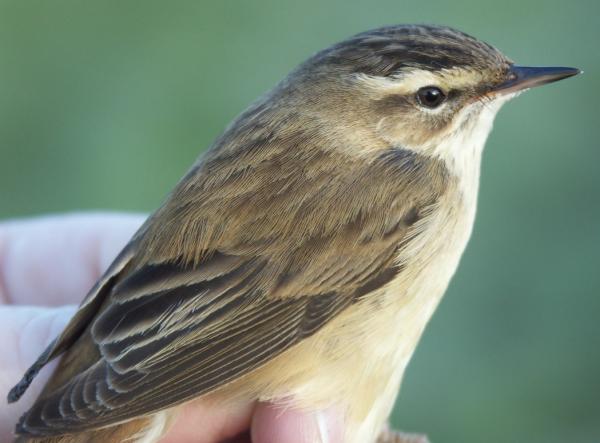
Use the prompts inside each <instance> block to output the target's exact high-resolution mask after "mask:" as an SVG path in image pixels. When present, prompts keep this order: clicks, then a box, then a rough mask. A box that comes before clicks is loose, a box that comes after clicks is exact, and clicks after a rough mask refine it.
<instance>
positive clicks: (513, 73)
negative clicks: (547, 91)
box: [492, 65, 581, 94]
mask: <svg viewBox="0 0 600 443" xmlns="http://www.w3.org/2000/svg"><path fill="white" fill-rule="evenodd" d="M577 74H581V71H580V70H579V69H577V68H563V67H552V68H546V67H543V68H542V67H540V68H537V67H528V66H516V65H512V66H511V67H510V69H509V71H508V74H507V77H506V81H504V82H503V83H501V84H499V85H498V86H496V87H495V88H494V89H493V91H492V92H499V93H502V94H509V93H511V92H517V91H521V90H523V89H529V88H533V87H534V86H541V85H545V84H546V83H552V82H556V81H558V80H562V79H564V78H568V77H573V76H574V75H577Z"/></svg>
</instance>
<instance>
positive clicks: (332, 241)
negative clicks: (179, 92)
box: [18, 151, 444, 435]
mask: <svg viewBox="0 0 600 443" xmlns="http://www.w3.org/2000/svg"><path fill="white" fill-rule="evenodd" d="M281 155H283V153H280V156H279V157H278V156H276V155H275V156H274V157H269V158H268V159H265V160H263V161H259V162H255V166H254V167H253V169H252V168H251V169H250V170H245V173H244V174H237V173H236V171H231V170H229V169H228V168H231V166H229V165H227V164H225V163H224V162H222V161H219V159H218V158H216V159H211V158H210V157H209V159H207V160H206V162H205V163H204V164H201V167H199V168H198V170H194V171H192V172H191V175H188V177H187V178H186V179H184V181H183V182H182V184H180V185H179V187H178V188H177V189H176V190H175V191H174V193H175V195H174V196H173V197H172V198H170V199H169V200H168V201H167V202H166V204H165V205H164V206H163V207H162V208H161V209H160V210H159V211H158V212H157V214H156V215H155V216H154V217H152V218H151V219H150V220H149V221H148V222H147V223H146V225H145V226H144V227H143V228H142V230H141V231H140V233H139V234H138V235H137V236H136V237H135V238H134V239H133V241H132V246H130V248H133V249H135V255H134V257H133V258H132V259H131V262H130V263H129V264H128V265H127V267H126V268H125V269H124V270H123V271H122V272H121V273H120V274H119V276H118V278H117V279H115V280H111V281H110V285H108V284H107V289H106V291H108V292H110V295H109V296H108V297H106V296H105V297H104V298H105V300H104V303H103V305H102V306H101V307H98V309H97V311H96V313H95V315H94V317H93V318H92V319H91V320H92V322H91V324H90V325H89V326H88V327H87V328H86V329H85V331H84V332H82V333H81V335H80V337H79V338H78V340H77V341H76V342H75V343H71V342H69V344H71V346H70V347H69V349H68V351H67V353H66V355H65V357H64V358H63V360H62V362H61V366H60V367H59V370H58V371H57V372H56V373H55V375H54V376H53V378H52V379H51V380H50V382H49V384H48V386H47V387H46V390H45V391H44V394H43V395H42V396H41V397H40V399H38V401H37V402H36V403H35V405H34V406H33V408H32V409H31V410H30V411H29V412H28V413H27V414H26V415H25V416H24V417H23V418H22V420H21V423H20V425H19V426H18V432H20V433H26V434H32V435H57V434H62V433H68V432H74V431H78V430H84V429H89V428H94V427H98V426H103V425H108V424H112V423H117V422H120V421H123V420H126V419H129V418H132V417H135V416H138V415H141V414H143V413H148V412H152V411H157V410H159V409H162V408H165V407H168V406H171V405H175V404H178V403H181V402H183V401H185V400H187V399H190V398H193V397H196V396H198V395H201V394H203V393H207V392H210V391H212V390H214V389H216V388H218V387H219V386H222V385H223V384H225V383H227V382H228V381H231V380H234V379H236V378H238V377H240V376H241V375H243V374H246V373H248V372H250V371H252V370H253V369H256V368H257V367H259V366H260V365H262V364H264V363H265V362H267V361H269V360H270V359H272V358H273V357H275V356H277V355H278V354H280V353H281V352H283V351H284V350H286V349H289V348H290V347H291V346H293V345H294V344H295V343H298V342H299V341H300V340H302V339H303V338H305V337H307V336H309V335H311V334H313V333H314V332H316V331H317V330H319V329H320V328H321V327H322V326H323V325H324V324H326V323H327V322H328V321H329V320H331V319H332V318H334V317H335V316H336V315H337V314H338V313H339V312H340V311H342V310H343V309H344V308H346V307H347V306H349V305H350V304H352V303H354V302H355V301H356V300H358V299H359V298H360V297H361V296H362V295H364V294H367V293H369V292H371V291H373V290H374V289H376V288H378V287H381V286H383V285H385V284H386V283H387V282H388V281H390V280H391V279H392V278H393V277H394V276H395V275H396V273H397V272H398V271H399V269H400V268H399V267H398V264H397V263H396V262H395V259H396V257H397V252H398V249H399V248H401V247H403V245H404V244H405V243H406V242H407V241H409V240H410V236H409V234H410V233H411V232H414V231H411V229H410V228H411V227H412V226H413V225H414V223H415V222H417V221H418V220H419V219H420V218H422V217H423V216H425V215H426V214H427V211H428V210H429V208H431V207H432V205H434V204H435V202H436V201H437V199H438V198H439V196H440V195H441V193H442V192H443V181H442V182H440V181H439V178H440V177H443V176H444V175H443V174H441V173H440V172H443V171H439V170H435V169H432V168H435V167H437V166H438V165H437V164H436V163H435V162H433V161H430V160H425V159H422V158H419V157H417V156H416V155H415V154H410V153H407V152H406V151H400V154H399V153H398V152H394V153H393V155H390V154H389V153H387V154H385V155H382V156H381V157H380V158H378V159H377V161H375V162H372V163H370V164H365V163H364V162H363V161H355V162H354V163H349V164H347V165H340V163H341V162H344V161H346V160H345V156H342V157H341V158H340V159H328V160H327V161H325V162H324V161H323V160H324V159H323V158H322V157H323V156H325V155H331V154H326V153H324V152H319V155H320V156H321V158H317V156H315V155H314V154H313V155H312V157H311V158H307V159H297V158H296V159H295V162H296V166H295V167H293V168H290V166H289V165H288V163H286V162H285V161H284V160H285V158H281ZM288 155H289V154H288ZM255 160H256V159H255ZM298 162H300V164H301V165H303V167H304V169H305V175H302V174H300V175H299V174H298ZM332 162H335V170H336V171H337V172H336V173H335V174H332V173H331V171H330V170H328V169H327V168H323V167H322V166H319V165H323V164H325V165H331V164H332ZM239 163H240V162H238V165H239ZM241 163H243V162H241ZM340 166H341V167H342V168H344V167H345V168H346V169H344V171H346V172H345V173H344V174H340V173H339V170H340ZM194 174H195V176H194ZM215 176H217V177H219V176H220V177H225V178H224V179H223V180H224V181H223V182H221V183H219V182H218V180H216V179H215ZM233 177H235V179H234V178H233ZM268 177H270V179H269V178H268ZM432 177H434V178H435V179H432ZM192 178H193V179H192ZM232 180H242V181H243V183H238V184H237V186H233V187H232V186H231V181H232ZM273 183H276V185H273ZM192 184H193V185H192ZM234 190H237V191H234ZM286 208H287V211H288V212H287V213H286V216H285V217H280V216H279V214H281V213H282V211H284V210H286ZM411 235H412V234H411ZM85 319H86V320H87V319H89V315H88V316H86V317H85ZM77 325H78V326H77V327H78V328H79V329H81V328H82V321H78V322H77ZM61 348H64V346H63V345H61ZM80 355H86V356H87V357H86V358H85V359H82V358H79V356H80ZM63 369H64V370H63Z"/></svg>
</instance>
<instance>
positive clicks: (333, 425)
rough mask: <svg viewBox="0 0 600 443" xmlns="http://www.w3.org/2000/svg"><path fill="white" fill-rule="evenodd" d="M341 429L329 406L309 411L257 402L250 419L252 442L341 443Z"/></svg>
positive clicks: (336, 413)
mask: <svg viewBox="0 0 600 443" xmlns="http://www.w3.org/2000/svg"><path fill="white" fill-rule="evenodd" d="M343 432H344V428H343V419H342V416H341V415H340V414H339V413H338V412H337V410H335V409H333V408H330V409H326V410H321V411H314V412H310V411H299V410H295V409H292V408H289V407H288V408H282V407H281V406H277V405H274V404H270V403H260V404H259V405H258V406H257V407H256V410H255V412H254V416H253V418H252V442H253V443H342V441H343V435H344V434H343Z"/></svg>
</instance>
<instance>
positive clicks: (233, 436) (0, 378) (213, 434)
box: [0, 214, 343, 443]
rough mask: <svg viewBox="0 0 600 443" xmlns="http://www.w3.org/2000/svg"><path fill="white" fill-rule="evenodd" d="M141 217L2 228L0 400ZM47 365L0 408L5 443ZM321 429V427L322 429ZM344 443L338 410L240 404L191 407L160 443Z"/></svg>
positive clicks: (51, 220)
mask: <svg viewBox="0 0 600 443" xmlns="http://www.w3.org/2000/svg"><path fill="white" fill-rule="evenodd" d="M143 220H144V217H143V216H141V215H117V214H113V215H110V214H84V215H69V216H54V217H44V218H38V219H32V220H20V221H12V222H4V223H0V337H2V340H0V355H1V356H2V358H1V364H0V394H2V397H3V398H5V397H6V394H7V392H8V391H9V389H10V388H11V387H12V386H13V385H14V383H15V382H16V381H17V380H18V379H19V378H20V377H21V375H22V374H23V372H24V371H25V370H26V369H27V367H28V366H29V365H30V364H31V363H32V362H33V361H34V360H35V358H36V357H37V356H38V355H39V353H40V352H41V351H42V350H43V349H44V348H45V347H46V346H47V345H48V343H49V342H50V341H51V340H52V339H53V338H54V337H56V336H57V335H58V334H59V333H60V331H61V330H62V329H63V328H64V326H65V324H66V323H67V322H68V320H69V318H70V317H71V316H72V315H73V313H74V312H75V309H76V305H77V304H78V303H79V301H80V300H81V298H82V297H83V296H84V295H85V294H86V292H87V291H88V290H89V288H90V287H91V286H92V284H93V283H94V282H95V281H96V280H97V279H98V278H99V277H100V275H101V273H102V272H103V271H104V270H105V269H106V268H107V267H108V265H109V264H110V262H111V261H112V260H113V258H114V257H115V256H116V255H117V253H118V252H119V251H120V250H121V249H122V248H123V246H124V245H125V243H126V242H127V241H128V240H129V238H130V237H131V235H132V234H133V233H134V232H135V230H136V229H137V228H138V227H139V225H140V224H141V223H142V222H143ZM53 369H54V364H51V365H49V367H47V368H45V369H44V370H43V372H42V373H41V374H40V376H39V377H38V378H39V379H36V381H35V383H34V384H33V385H32V386H31V389H29V390H28V391H27V393H26V394H25V395H24V396H23V398H22V400H21V401H19V402H18V403H14V404H11V405H6V404H4V405H3V407H2V408H0V441H10V440H11V438H12V432H13V429H14V425H15V423H16V422H17V420H18V418H19V416H20V415H21V414H22V413H23V412H24V411H25V410H27V409H28V408H29V407H30V406H31V405H32V403H33V401H34V400H35V398H36V397H37V395H38V394H39V392H40V390H41V388H42V387H43V385H44V383H45V381H46V380H47V378H48V376H49V375H50V373H51V372H52V370H53ZM319 423H320V426H319ZM319 429H321V431H320V432H323V431H325V432H326V433H327V443H341V442H342V437H341V436H342V435H343V424H342V419H341V417H340V416H339V414H337V413H336V412H335V410H333V409H331V410H327V411H317V412H313V413H309V412H299V411H295V410H293V409H285V410H282V409H281V408H280V407H278V406H277V405H275V404H270V403H257V402H252V403H248V402H238V403H233V404H228V405H214V404H210V405H209V404H207V403H206V402H204V401H203V400H202V399H199V400H195V401H193V402H191V403H189V404H188V405H186V406H185V407H184V409H183V411H182V412H181V413H180V414H179V415H178V416H177V420H176V422H175V423H174V425H173V426H172V427H171V429H170V431H169V432H168V434H167V435H166V436H165V437H164V438H163V439H162V440H161V443H188V442H190V443H191V442H194V443H220V442H223V441H227V442H231V443H243V442H250V441H252V442H253V443H309V442H310V443H313V442H314V435H318V433H319Z"/></svg>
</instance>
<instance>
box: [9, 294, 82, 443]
mask: <svg viewBox="0 0 600 443" xmlns="http://www.w3.org/2000/svg"><path fill="white" fill-rule="evenodd" d="M74 312H75V306H63V307H60V308H42V307H37V306H36V307H34V306H15V305H12V306H10V305H8V306H7V305H3V306H0V337H2V339H1V340H0V356H2V357H1V359H0V401H1V402H5V401H6V400H5V399H6V396H7V394H8V391H10V389H11V388H12V387H13V386H14V385H15V384H17V382H18V381H19V380H20V379H21V377H22V376H23V373H24V372H25V370H26V369H27V368H28V367H29V366H30V365H31V364H33V362H34V361H35V360H36V359H37V357H38V356H39V354H40V353H41V352H42V351H43V350H44V349H45V348H46V347H47V346H48V345H49V344H50V342H51V341H52V340H53V339H54V338H56V336H57V335H58V334H60V332H61V331H62V330H63V328H64V327H65V325H66V324H67V322H68V321H69V319H70V318H71V317H72V316H73V314H74ZM48 366H49V367H46V368H44V369H43V370H42V371H41V372H40V374H39V375H38V377H37V378H38V379H40V380H37V379H36V381H34V384H33V385H32V386H31V388H30V389H29V390H28V391H27V392H26V393H25V394H24V395H23V397H22V398H21V399H20V400H19V401H18V402H17V403H14V404H11V405H3V407H1V408H0V441H10V438H11V435H12V431H13V428H14V425H15V423H16V422H17V420H18V418H19V416H20V415H21V414H22V413H23V412H25V410H27V408H29V407H30V406H31V405H32V404H33V401H34V400H35V398H36V397H37V395H38V394H39V392H40V390H41V388H42V387H43V385H44V382H45V380H46V379H47V378H48V376H49V374H50V373H51V372H52V368H53V367H54V365H53V364H50V365H48Z"/></svg>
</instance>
